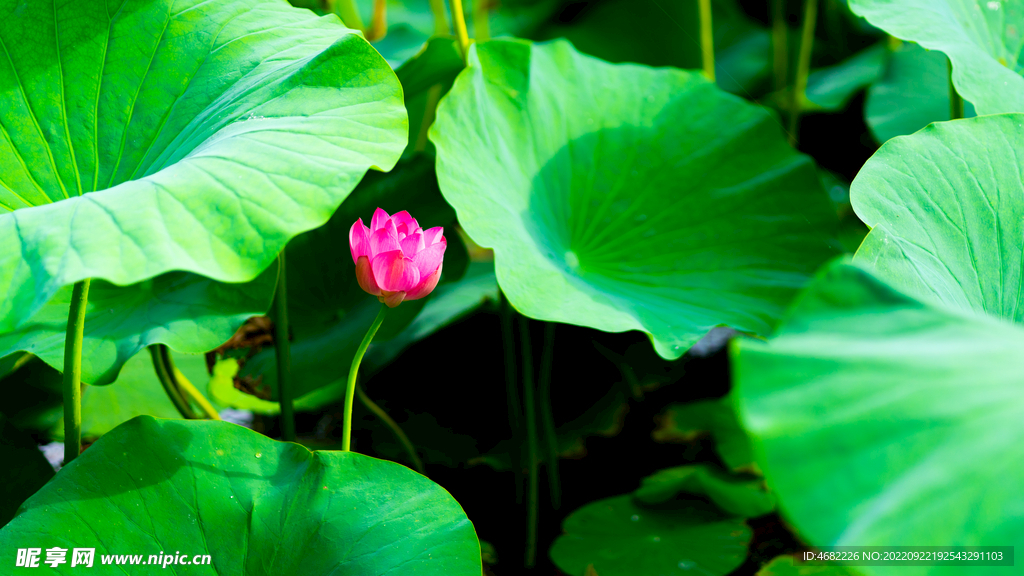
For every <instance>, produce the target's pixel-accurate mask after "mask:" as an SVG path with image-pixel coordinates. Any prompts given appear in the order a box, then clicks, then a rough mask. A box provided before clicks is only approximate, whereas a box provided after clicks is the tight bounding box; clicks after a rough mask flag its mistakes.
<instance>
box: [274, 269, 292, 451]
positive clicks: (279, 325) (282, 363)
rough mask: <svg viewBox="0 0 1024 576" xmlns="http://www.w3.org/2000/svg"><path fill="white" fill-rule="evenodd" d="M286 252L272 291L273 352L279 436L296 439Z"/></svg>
mask: <svg viewBox="0 0 1024 576" xmlns="http://www.w3.org/2000/svg"><path fill="white" fill-rule="evenodd" d="M284 253H285V251H284V250H281V253H280V254H278V256H277V292H276V293H275V294H274V355H275V358H276V360H277V398H278V402H280V404H281V437H282V438H283V439H284V440H286V441H289V442H290V441H292V440H295V408H294V405H293V402H292V383H291V364H292V351H291V342H290V341H289V340H288V332H289V330H288V275H287V274H286V273H285V272H286V270H285V256H284Z"/></svg>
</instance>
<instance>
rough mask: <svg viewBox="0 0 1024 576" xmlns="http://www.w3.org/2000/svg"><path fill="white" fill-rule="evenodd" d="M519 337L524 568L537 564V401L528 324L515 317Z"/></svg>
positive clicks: (522, 318) (538, 481) (538, 482)
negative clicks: (525, 470) (525, 473)
mask: <svg viewBox="0 0 1024 576" xmlns="http://www.w3.org/2000/svg"><path fill="white" fill-rule="evenodd" d="M519 338H520V341H521V345H522V351H521V354H522V358H523V404H524V405H525V407H526V451H527V456H526V457H527V461H528V462H527V465H528V466H529V490H528V492H527V499H526V567H527V568H533V566H534V565H535V564H536V563H537V524H538V516H539V512H540V479H539V478H538V470H537V460H538V457H539V456H540V454H539V452H540V450H539V448H538V443H537V400H536V398H535V397H534V396H535V395H534V389H533V354H532V350H531V345H530V321H529V320H527V319H526V318H525V317H523V316H520V317H519Z"/></svg>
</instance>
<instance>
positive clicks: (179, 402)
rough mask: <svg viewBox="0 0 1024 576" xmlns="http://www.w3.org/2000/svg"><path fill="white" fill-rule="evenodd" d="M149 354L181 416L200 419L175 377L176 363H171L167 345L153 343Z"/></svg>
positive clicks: (172, 402)
mask: <svg viewBox="0 0 1024 576" xmlns="http://www.w3.org/2000/svg"><path fill="white" fill-rule="evenodd" d="M149 355H150V356H151V357H152V358H153V369H154V370H155V371H156V377H157V380H159V381H160V385H161V386H163V387H164V392H166V393H167V397H168V398H170V400H171V404H174V407H175V408H177V409H178V413H179V414H181V417H182V418H186V419H188V420H197V419H199V416H197V415H196V413H195V412H193V411H192V407H191V406H189V403H188V399H187V398H185V396H184V395H183V394H182V393H181V388H180V387H179V386H178V383H177V381H176V380H175V378H174V371H173V370H174V365H173V364H171V363H170V354H169V353H168V351H167V346H165V345H163V344H153V345H152V346H150V347H149Z"/></svg>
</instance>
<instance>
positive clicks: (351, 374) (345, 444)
mask: <svg viewBox="0 0 1024 576" xmlns="http://www.w3.org/2000/svg"><path fill="white" fill-rule="evenodd" d="M388 310H389V308H388V307H387V305H386V304H381V305H380V312H378V313H377V317H376V318H374V319H373V324H371V325H370V329H369V330H367V331H366V336H363V341H362V342H360V343H359V348H358V349H357V350H356V355H355V356H354V357H353V358H352V367H351V368H349V371H348V385H347V386H346V387H345V414H344V419H343V420H342V423H341V449H342V450H344V451H345V452H350V451H351V450H352V402H353V400H354V399H355V394H356V376H358V375H359V364H360V363H361V362H362V361H363V354H366V349H367V348H369V347H370V342H371V341H373V336H374V335H375V334H376V333H377V330H378V329H380V325H381V324H382V323H383V322H384V317H385V316H387V313H388Z"/></svg>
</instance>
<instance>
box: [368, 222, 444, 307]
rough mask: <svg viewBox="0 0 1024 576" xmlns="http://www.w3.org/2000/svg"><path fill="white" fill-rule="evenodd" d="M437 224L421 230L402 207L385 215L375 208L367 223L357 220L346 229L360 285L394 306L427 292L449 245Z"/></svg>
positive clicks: (420, 296) (437, 275)
mask: <svg viewBox="0 0 1024 576" xmlns="http://www.w3.org/2000/svg"><path fill="white" fill-rule="evenodd" d="M443 232H444V229H443V228H441V227H440V226H438V227H437V228H431V229H430V230H426V231H424V230H423V229H422V228H420V225H419V223H417V222H416V219H415V218H413V217H412V216H410V215H409V213H408V212H406V211H405V210H403V211H401V212H399V213H398V214H395V215H394V216H388V213H387V212H385V211H383V210H381V209H380V208H377V211H376V212H374V213H373V219H372V220H371V221H370V227H369V228H367V227H366V225H365V224H363V219H362V218H360V219H359V220H356V223H355V224H353V225H352V229H351V230H349V232H348V244H349V248H350V249H351V250H352V261H353V262H355V263H356V280H358V281H359V287H360V288H362V289H363V290H366V291H367V292H369V293H370V294H373V295H374V296H376V297H377V299H378V300H380V301H381V302H383V303H384V304H387V306H388V308H394V307H395V306H398V305H399V304H401V303H402V302H403V301H405V300H419V299H420V298H423V297H424V296H426V295H427V294H430V293H431V292H432V291H433V290H434V287H436V286H437V280H438V279H439V278H440V277H441V264H442V262H443V260H444V250H445V248H446V247H447V246H448V241H447V240H445V238H444V236H443V234H442V233H443Z"/></svg>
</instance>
